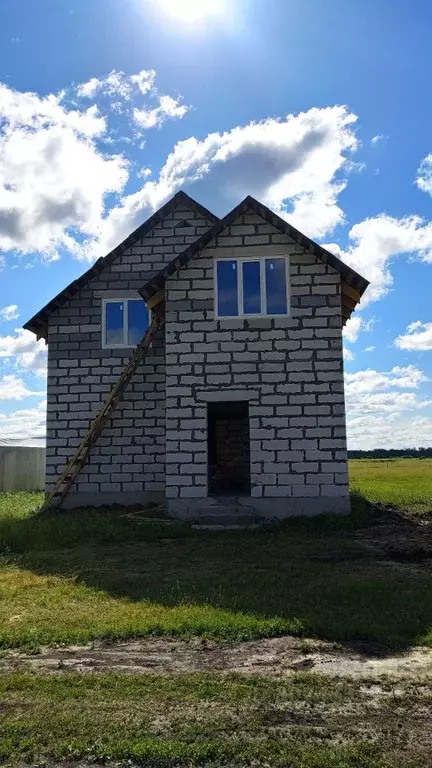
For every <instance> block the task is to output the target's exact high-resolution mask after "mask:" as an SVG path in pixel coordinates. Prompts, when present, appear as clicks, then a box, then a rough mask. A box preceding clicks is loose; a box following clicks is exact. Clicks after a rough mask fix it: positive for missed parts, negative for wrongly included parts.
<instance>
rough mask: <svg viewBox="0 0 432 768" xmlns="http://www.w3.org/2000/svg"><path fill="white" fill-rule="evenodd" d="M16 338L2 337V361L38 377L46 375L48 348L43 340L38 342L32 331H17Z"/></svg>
mask: <svg viewBox="0 0 432 768" xmlns="http://www.w3.org/2000/svg"><path fill="white" fill-rule="evenodd" d="M15 334H16V335H15V336H12V335H10V336H0V359H3V360H4V361H6V362H10V363H12V364H14V365H15V367H16V368H19V369H21V370H25V371H32V372H33V373H35V374H36V375H37V376H45V375H46V363H47V348H46V346H45V342H44V341H43V340H40V341H36V336H35V335H34V334H33V333H31V331H26V330H24V329H22V328H17V329H16V330H15Z"/></svg>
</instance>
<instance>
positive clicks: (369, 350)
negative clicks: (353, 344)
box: [364, 346, 375, 352]
mask: <svg viewBox="0 0 432 768" xmlns="http://www.w3.org/2000/svg"><path fill="white" fill-rule="evenodd" d="M374 349H375V347H374V346H372V347H365V349H364V351H365V352H373V351H374Z"/></svg>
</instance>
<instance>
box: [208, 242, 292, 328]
mask: <svg viewBox="0 0 432 768" xmlns="http://www.w3.org/2000/svg"><path fill="white" fill-rule="evenodd" d="M274 259H282V260H283V261H284V262H285V288H286V300H287V311H286V312H283V313H280V314H278V315H275V314H271V315H268V314H267V291H266V279H265V278H266V274H265V262H266V261H268V260H274ZM227 261H235V262H236V264H237V305H238V309H239V311H238V315H219V312H218V306H219V302H218V280H217V270H218V266H217V265H218V264H219V262H227ZM244 261H247V262H258V263H259V265H260V292H261V312H253V313H249V312H247V313H246V312H243V299H244V296H243V265H242V262H244ZM289 274H290V272H289V256H280V255H279V256H276V255H275V256H235V257H234V258H229V257H226V258H223V259H215V260H214V302H215V303H214V313H215V317H216V318H217V319H218V320H239V319H241V318H244V317H251V318H253V317H269V318H277V317H288V316H289V314H290V285H289Z"/></svg>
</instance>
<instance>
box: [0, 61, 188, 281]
mask: <svg viewBox="0 0 432 768" xmlns="http://www.w3.org/2000/svg"><path fill="white" fill-rule="evenodd" d="M155 79H156V73H155V71H154V70H142V71H141V72H138V73H136V74H133V75H126V74H125V73H124V72H118V71H116V70H113V71H112V72H110V74H109V75H108V76H107V77H104V78H92V79H91V80H89V81H88V82H86V83H81V84H80V85H78V86H73V87H71V88H69V89H67V90H64V91H61V92H59V93H57V94H50V95H48V96H39V95H38V94H35V93H22V92H19V91H15V90H13V89H11V88H9V87H8V86H7V85H5V84H2V83H0V249H1V250H3V251H8V250H11V251H18V252H20V253H22V254H30V253H40V254H41V255H42V257H43V259H44V260H45V261H53V260H55V259H56V258H58V251H59V250H61V249H63V250H65V251H69V252H70V253H71V254H72V255H74V256H75V257H76V258H84V259H89V258H90V259H91V258H93V255H94V249H92V247H91V244H92V243H93V242H94V241H96V242H98V240H99V238H100V236H101V233H102V230H103V229H104V228H105V227H106V222H105V221H104V219H105V217H106V215H107V207H106V206H107V202H108V199H109V198H108V196H109V195H110V194H115V195H119V194H120V193H121V192H122V191H123V189H124V187H125V185H126V183H127V181H128V178H129V172H130V170H131V167H132V166H131V163H130V162H129V161H128V160H127V159H126V158H125V157H124V155H123V154H121V153H119V152H117V153H112V154H110V153H108V152H107V146H109V147H112V146H114V145H115V144H116V142H117V143H118V142H120V141H123V142H132V141H133V140H135V141H137V140H139V139H140V134H137V125H136V123H135V121H134V113H136V114H137V115H141V116H142V122H143V121H144V122H145V115H146V114H147V115H148V116H149V117H148V119H149V121H150V123H151V124H152V125H155V126H156V125H160V124H161V123H162V122H163V121H164V120H166V119H169V118H171V119H172V118H179V117H182V116H183V115H184V114H185V113H186V111H187V110H188V107H187V106H186V105H184V104H182V103H181V99H180V98H176V99H175V98H172V97H171V96H169V95H165V94H164V95H160V94H159V93H158V90H157V88H156V85H155ZM85 99H96V100H97V104H92V105H91V106H89V107H88V106H83V100H85ZM77 100H78V101H77ZM153 105H154V108H153ZM102 109H103V110H104V112H105V114H103V113H102V111H101V110H102ZM116 112H117V113H118V112H123V113H124V117H125V125H124V130H123V126H122V135H121V136H120V134H119V127H118V124H115V125H111V122H110V121H111V120H112V119H113V113H116ZM128 131H129V133H130V135H129V136H128V135H124V134H127V133H128ZM127 145H129V144H127ZM109 202H110V203H111V205H112V200H110V201H109ZM144 207H145V206H144ZM144 217H145V211H141V220H143V218H144ZM120 239H121V235H119V234H118V233H113V242H115V243H118V242H119V240H120ZM104 250H105V248H104V247H103V248H102V253H103V251H104ZM90 251H91V253H90ZM98 255H100V254H98ZM2 262H3V257H0V268H1V267H2V265H3V263H2Z"/></svg>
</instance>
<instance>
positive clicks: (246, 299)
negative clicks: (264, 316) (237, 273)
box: [242, 261, 261, 315]
mask: <svg viewBox="0 0 432 768" xmlns="http://www.w3.org/2000/svg"><path fill="white" fill-rule="evenodd" d="M242 266H243V313H244V314H245V315H254V314H255V315H256V314H260V312H261V282H260V264H259V261H244V262H243V263H242Z"/></svg>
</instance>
